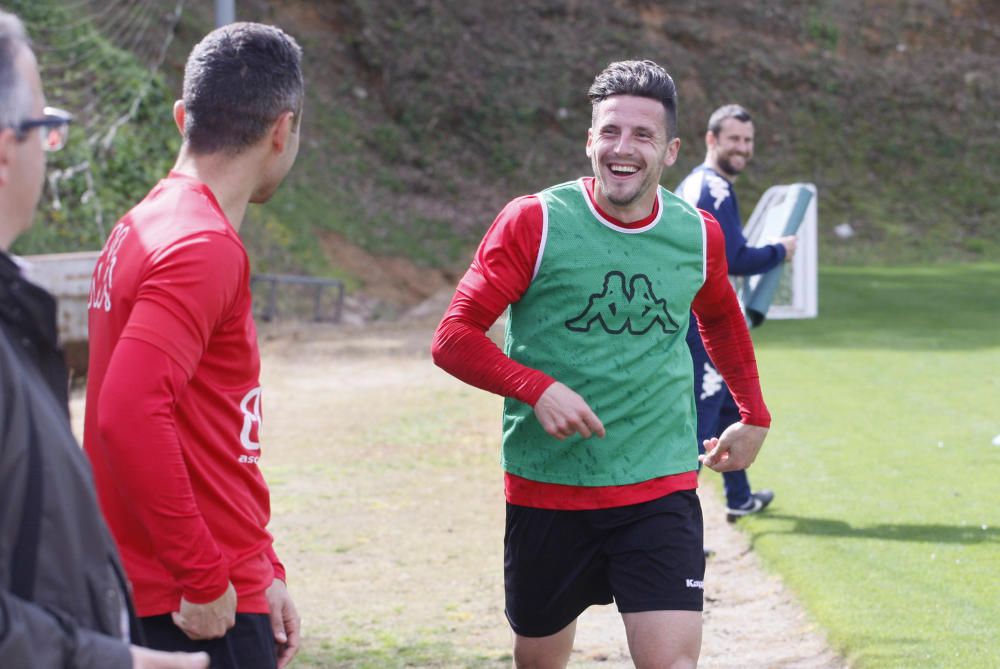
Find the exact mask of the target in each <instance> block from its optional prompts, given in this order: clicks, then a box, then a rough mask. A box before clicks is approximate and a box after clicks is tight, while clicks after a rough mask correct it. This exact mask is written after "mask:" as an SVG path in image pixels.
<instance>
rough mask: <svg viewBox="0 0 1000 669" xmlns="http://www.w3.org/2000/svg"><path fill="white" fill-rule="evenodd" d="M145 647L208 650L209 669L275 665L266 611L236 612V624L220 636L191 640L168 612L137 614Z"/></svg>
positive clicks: (256, 668) (261, 668)
mask: <svg viewBox="0 0 1000 669" xmlns="http://www.w3.org/2000/svg"><path fill="white" fill-rule="evenodd" d="M139 621H140V622H141V623H142V631H143V633H144V634H145V637H146V643H145V644H144V645H145V646H147V647H148V648H154V649H156V650H165V651H183V652H186V653H197V652H199V651H202V652H205V653H208V656H209V658H211V660H210V664H209V666H210V667H211V669H277V666H278V653H277V648H276V647H275V645H274V631H273V630H272V629H271V617H270V616H269V615H267V614H266V613H237V614H236V625H235V626H234V627H233V628H232V629H231V630H229V631H228V632H226V635H225V636H223V637H222V638H221V639H209V640H207V641H192V640H191V639H189V638H188V637H187V635H186V634H184V632H182V631H181V629H180V628H179V627H177V625H175V624H174V621H173V620H172V619H171V617H170V615H169V614H168V615H162V616H149V617H146V618H140V619H139Z"/></svg>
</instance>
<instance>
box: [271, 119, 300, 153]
mask: <svg viewBox="0 0 1000 669" xmlns="http://www.w3.org/2000/svg"><path fill="white" fill-rule="evenodd" d="M295 131H296V127H295V112H292V111H286V112H284V113H283V114H282V115H281V116H279V117H278V118H277V119H276V120H275V121H274V125H272V126H271V147H272V148H273V149H274V150H275V152H276V153H283V152H284V151H285V145H286V144H288V137H289V136H290V135H291V134H292V133H293V132H295Z"/></svg>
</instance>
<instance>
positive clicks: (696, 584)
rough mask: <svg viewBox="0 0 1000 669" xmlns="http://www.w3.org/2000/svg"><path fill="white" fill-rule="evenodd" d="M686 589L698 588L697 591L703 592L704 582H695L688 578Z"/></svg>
mask: <svg viewBox="0 0 1000 669" xmlns="http://www.w3.org/2000/svg"><path fill="white" fill-rule="evenodd" d="M687 587H689V588H698V589H699V590H704V589H705V581H696V580H695V579H693V578H689V579H687Z"/></svg>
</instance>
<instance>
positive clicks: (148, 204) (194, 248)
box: [84, 173, 284, 616]
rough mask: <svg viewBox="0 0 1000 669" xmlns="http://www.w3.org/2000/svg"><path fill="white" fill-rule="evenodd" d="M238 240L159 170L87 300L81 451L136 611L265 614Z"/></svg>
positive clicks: (262, 487) (248, 324)
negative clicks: (232, 602) (229, 600)
mask: <svg viewBox="0 0 1000 669" xmlns="http://www.w3.org/2000/svg"><path fill="white" fill-rule="evenodd" d="M249 280H250V269H249V262H248V259H247V256H246V252H245V251H244V249H243V244H242V242H241V241H240V239H239V237H238V236H237V234H236V232H235V231H234V230H233V228H232V226H231V225H230V224H229V222H228V221H227V220H226V218H225V214H224V213H223V211H222V209H221V207H220V206H219V204H218V202H217V201H216V199H215V197H214V195H213V194H212V193H211V191H210V190H209V189H208V187H207V186H205V185H204V184H202V183H201V182H199V181H197V180H195V179H193V178H191V177H187V176H184V175H182V174H176V173H171V175H170V177H168V178H167V179H164V180H163V181H161V182H160V183H159V184H158V185H157V186H156V187H155V188H154V189H153V190H152V191H151V192H150V194H149V195H148V196H147V197H146V199H145V200H143V202H141V203H140V204H139V205H137V206H136V207H135V208H134V209H133V210H132V211H130V212H129V213H128V214H126V215H125V217H124V218H123V219H122V220H121V221H120V222H119V223H118V225H116V226H115V228H114V230H112V233H111V235H110V237H109V239H108V242H107V244H106V245H105V247H104V250H103V252H102V254H101V257H100V259H99V261H98V264H97V268H96V270H95V272H94V279H93V283H92V286H91V294H90V333H89V339H90V367H89V377H88V383H87V407H86V421H85V425H84V447H85V449H86V451H87V454H88V456H89V457H90V459H91V462H92V465H93V471H94V480H95V483H96V486H97V490H98V494H99V498H100V502H101V507H102V510H103V511H104V514H105V516H106V518H107V520H108V525H109V526H110V528H111V530H112V533H113V534H114V537H115V540H116V541H117V542H118V546H119V549H120V551H121V554H122V560H123V562H124V564H125V569H126V571H127V572H128V576H129V579H130V580H131V581H132V584H133V588H134V592H135V603H136V609H137V611H138V613H139V615H140V616H153V615H160V614H164V613H169V612H171V611H176V610H178V607H179V604H180V598H181V596H183V597H185V598H186V599H188V600H189V601H192V602H195V603H205V602H209V601H212V600H214V599H216V598H218V597H219V596H220V595H222V593H223V592H224V591H225V589H226V587H227V584H228V583H229V582H232V584H233V586H234V587H235V588H236V593H237V611H239V612H243V613H266V612H267V611H268V605H267V600H266V597H265V595H264V591H265V589H266V588H267V587H268V586H270V584H271V583H272V582H273V580H274V579H275V578H282V579H283V578H284V569H283V567H282V566H281V564H280V563H279V562H278V559H277V557H276V556H275V554H274V550H273V548H272V539H271V535H270V534H269V533H268V531H267V529H266V525H267V522H268V520H269V517H270V502H269V494H268V490H267V485H266V484H265V482H264V479H263V476H262V475H261V472H260V469H259V468H258V465H257V462H258V459H259V457H260V454H261V450H260V443H259V437H258V430H259V427H260V420H261V409H260V381H259V370H260V355H259V353H258V349H257V339H256V331H255V328H254V324H253V318H252V316H251V311H250V307H251V296H250V287H249Z"/></svg>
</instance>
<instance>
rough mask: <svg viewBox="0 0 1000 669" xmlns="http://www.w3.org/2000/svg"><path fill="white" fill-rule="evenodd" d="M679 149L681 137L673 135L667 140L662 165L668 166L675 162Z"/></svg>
mask: <svg viewBox="0 0 1000 669" xmlns="http://www.w3.org/2000/svg"><path fill="white" fill-rule="evenodd" d="M680 151H681V138H680V137H674V138H673V139H672V140H670V141H669V142H667V151H666V153H664V154H663V165H664V166H665V167H670V166H671V165H673V164H674V163H676V162H677V156H678V154H680Z"/></svg>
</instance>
